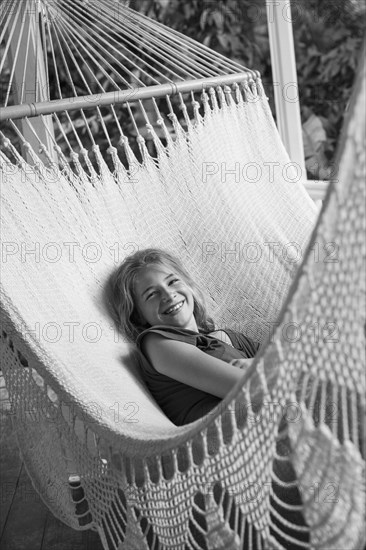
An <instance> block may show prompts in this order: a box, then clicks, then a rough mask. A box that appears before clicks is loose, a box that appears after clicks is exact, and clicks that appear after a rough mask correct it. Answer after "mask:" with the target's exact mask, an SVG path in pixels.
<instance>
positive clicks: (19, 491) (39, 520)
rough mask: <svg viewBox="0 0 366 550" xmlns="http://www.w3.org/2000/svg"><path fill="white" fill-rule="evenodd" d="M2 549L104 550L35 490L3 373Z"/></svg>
mask: <svg viewBox="0 0 366 550" xmlns="http://www.w3.org/2000/svg"><path fill="white" fill-rule="evenodd" d="M0 445H1V454H0V548H1V550H102V544H101V542H100V539H99V536H98V534H97V533H95V532H93V531H75V530H74V529H71V528H70V527H68V526H66V525H65V524H63V523H62V522H61V521H59V520H58V519H56V518H55V517H54V516H53V515H52V514H51V512H50V511H49V510H48V509H47V508H46V506H45V505H44V504H43V502H42V500H41V499H40V497H39V495H38V494H37V493H36V492H35V491H34V489H33V487H32V484H31V481H30V479H29V477H28V475H27V472H26V470H25V467H24V464H23V463H22V461H21V458H20V456H19V450H18V447H17V444H16V441H15V436H14V433H13V430H12V425H11V417H10V414H9V401H8V399H7V392H6V390H5V388H4V382H3V378H2V376H1V374H0Z"/></svg>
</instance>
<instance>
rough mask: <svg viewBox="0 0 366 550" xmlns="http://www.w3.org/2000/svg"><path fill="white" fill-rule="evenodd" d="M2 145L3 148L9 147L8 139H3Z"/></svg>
mask: <svg viewBox="0 0 366 550" xmlns="http://www.w3.org/2000/svg"><path fill="white" fill-rule="evenodd" d="M3 143H4V147H10V139H9V138H5V139H4V140H3Z"/></svg>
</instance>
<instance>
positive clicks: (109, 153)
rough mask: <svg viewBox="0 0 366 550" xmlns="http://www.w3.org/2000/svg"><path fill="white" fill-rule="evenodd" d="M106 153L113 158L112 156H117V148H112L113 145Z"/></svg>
mask: <svg viewBox="0 0 366 550" xmlns="http://www.w3.org/2000/svg"><path fill="white" fill-rule="evenodd" d="M107 153H108V155H111V156H114V155H116V154H117V148H116V147H113V145H111V146H110V147H108V149H107Z"/></svg>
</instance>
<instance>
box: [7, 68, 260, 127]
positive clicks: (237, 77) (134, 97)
mask: <svg viewBox="0 0 366 550" xmlns="http://www.w3.org/2000/svg"><path fill="white" fill-rule="evenodd" d="M258 77H259V73H258V72H256V73H255V72H254V71H250V73H249V72H248V73H236V74H231V75H226V76H222V75H220V76H213V77H211V78H199V79H197V80H186V81H184V82H170V83H168V84H160V85H158V86H146V87H141V88H132V89H130V90H125V91H120V90H115V91H114V92H107V93H103V94H92V95H86V96H81V97H68V98H65V99H55V100H53V101H40V102H38V103H25V104H22V105H14V106H11V107H4V108H2V109H1V110H0V121H1V122H2V121H4V120H10V119H12V120H17V119H19V118H23V117H35V116H39V115H50V114H52V113H59V112H61V111H75V110H76V109H88V108H94V107H100V106H102V105H113V104H115V103H125V102H126V101H138V100H141V99H151V98H153V97H162V96H165V95H170V96H171V95H176V94H179V93H187V92H197V91H203V90H206V89H207V88H211V87H214V86H230V85H231V84H235V83H238V82H242V83H245V84H247V85H248V84H250V83H251V81H252V82H255V80H254V79H255V78H258Z"/></svg>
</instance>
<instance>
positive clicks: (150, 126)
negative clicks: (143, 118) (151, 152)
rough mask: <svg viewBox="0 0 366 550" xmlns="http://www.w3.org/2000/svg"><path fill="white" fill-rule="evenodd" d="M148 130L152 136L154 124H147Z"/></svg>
mask: <svg viewBox="0 0 366 550" xmlns="http://www.w3.org/2000/svg"><path fill="white" fill-rule="evenodd" d="M146 129H147V131H148V132H150V134H152V133H153V131H154V127H153V125H152V124H146Z"/></svg>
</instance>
